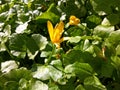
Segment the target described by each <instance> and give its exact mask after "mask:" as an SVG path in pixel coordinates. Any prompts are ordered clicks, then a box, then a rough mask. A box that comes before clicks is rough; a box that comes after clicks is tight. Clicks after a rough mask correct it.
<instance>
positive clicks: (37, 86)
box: [28, 80, 48, 90]
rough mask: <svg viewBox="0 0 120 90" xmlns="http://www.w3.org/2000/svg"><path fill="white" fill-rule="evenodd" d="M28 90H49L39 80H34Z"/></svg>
mask: <svg viewBox="0 0 120 90" xmlns="http://www.w3.org/2000/svg"><path fill="white" fill-rule="evenodd" d="M28 90H48V85H47V84H45V83H43V82H41V81H38V80H32V81H31V83H30V85H29V89H28Z"/></svg>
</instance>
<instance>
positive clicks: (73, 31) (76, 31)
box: [67, 26, 84, 37]
mask: <svg viewBox="0 0 120 90" xmlns="http://www.w3.org/2000/svg"><path fill="white" fill-rule="evenodd" d="M67 33H68V35H69V36H73V37H74V36H82V35H83V33H84V28H83V27H77V26H74V27H70V28H69V29H68V30H67Z"/></svg>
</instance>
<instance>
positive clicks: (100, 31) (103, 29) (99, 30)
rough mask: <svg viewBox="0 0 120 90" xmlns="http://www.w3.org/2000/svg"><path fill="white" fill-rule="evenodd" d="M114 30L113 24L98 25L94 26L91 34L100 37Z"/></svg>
mask: <svg viewBox="0 0 120 90" xmlns="http://www.w3.org/2000/svg"><path fill="white" fill-rule="evenodd" d="M114 30H115V28H114V26H103V25H98V26H96V27H95V28H94V31H93V34H94V35H97V36H100V37H107V36H108V35H109V34H110V33H111V32H113V31H114Z"/></svg>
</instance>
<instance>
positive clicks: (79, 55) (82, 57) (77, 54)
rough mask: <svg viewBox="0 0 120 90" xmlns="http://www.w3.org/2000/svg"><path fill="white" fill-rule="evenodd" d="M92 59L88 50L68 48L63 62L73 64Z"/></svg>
mask: <svg viewBox="0 0 120 90" xmlns="http://www.w3.org/2000/svg"><path fill="white" fill-rule="evenodd" d="M86 56H87V57H86ZM92 59H93V57H92V55H91V54H90V53H88V52H82V51H81V50H70V51H68V52H67V54H66V55H64V59H63V64H64V65H69V64H73V63H74V62H87V61H91V60H92Z"/></svg>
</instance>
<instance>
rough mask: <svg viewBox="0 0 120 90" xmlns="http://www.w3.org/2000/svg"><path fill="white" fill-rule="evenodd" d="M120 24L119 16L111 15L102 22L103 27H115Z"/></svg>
mask: <svg viewBox="0 0 120 90" xmlns="http://www.w3.org/2000/svg"><path fill="white" fill-rule="evenodd" d="M119 22H120V18H119V15H118V14H110V15H108V16H107V17H105V18H104V19H103V21H102V25H107V26H110V25H111V26H113V25H116V24H118V23H119Z"/></svg>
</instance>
